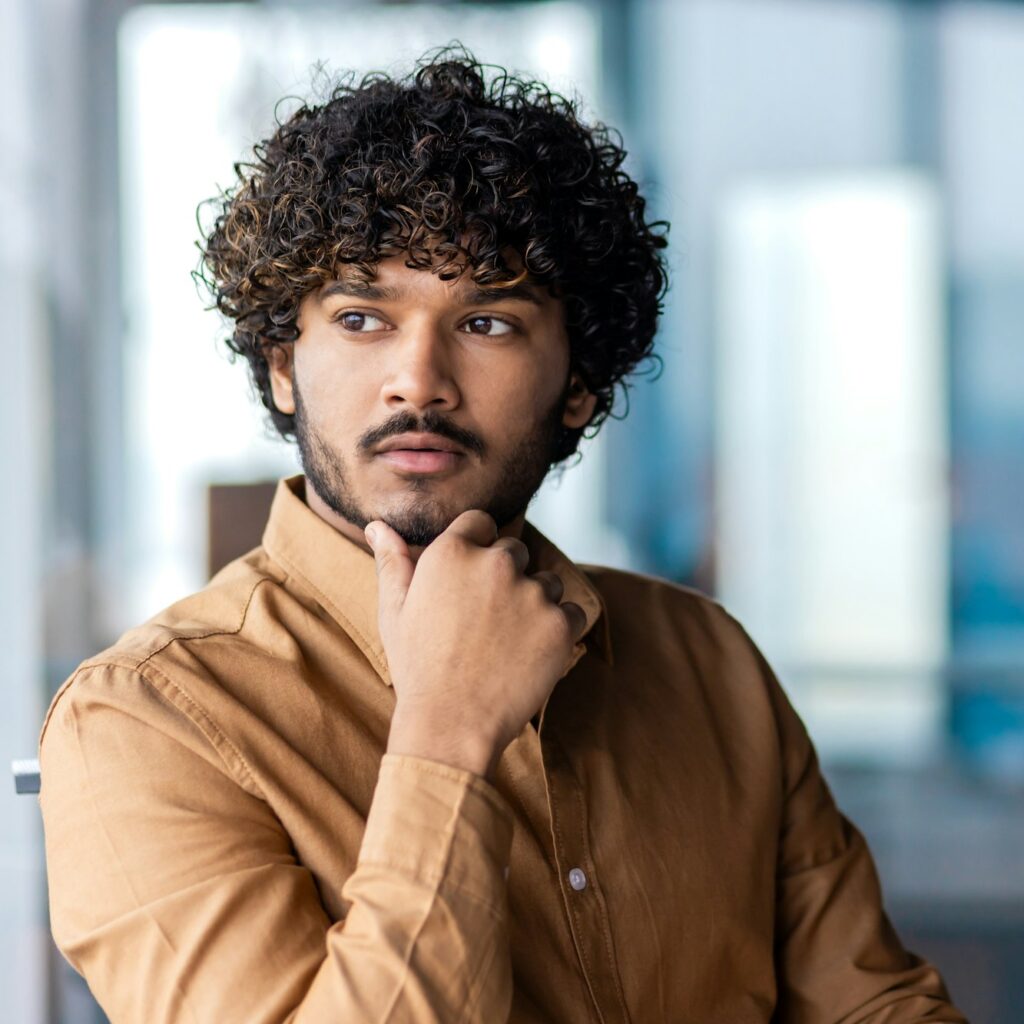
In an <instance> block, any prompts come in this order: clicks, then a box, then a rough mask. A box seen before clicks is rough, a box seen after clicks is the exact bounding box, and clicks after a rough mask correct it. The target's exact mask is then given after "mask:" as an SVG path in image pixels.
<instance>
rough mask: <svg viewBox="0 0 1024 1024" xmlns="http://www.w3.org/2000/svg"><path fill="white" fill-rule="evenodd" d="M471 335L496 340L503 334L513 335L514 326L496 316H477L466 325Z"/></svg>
mask: <svg viewBox="0 0 1024 1024" xmlns="http://www.w3.org/2000/svg"><path fill="white" fill-rule="evenodd" d="M464 326H465V327H466V329H467V330H468V332H469V333H470V334H482V335H484V337H487V338H496V337H498V336H499V335H502V334H511V333H512V329H513V328H512V325H511V324H510V323H506V322H505V321H504V320H499V319H498V318H497V317H495V316H475V317H473V318H472V319H471V320H467V321H466V323H465V325H464Z"/></svg>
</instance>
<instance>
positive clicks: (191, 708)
mask: <svg viewBox="0 0 1024 1024" xmlns="http://www.w3.org/2000/svg"><path fill="white" fill-rule="evenodd" d="M267 582H273V581H272V580H271V579H270V577H267V576H264V577H262V578H261V579H258V580H257V581H256V582H255V583H254V584H253V586H252V589H251V590H250V591H249V595H248V597H247V598H246V601H245V605H244V606H243V608H242V614H241V617H240V618H239V621H238V625H237V626H235V627H234V628H233V629H211V630H210V631H209V632H207V633H199V634H196V635H195V636H185V635H177V636H172V637H170V638H169V639H168V640H167V641H166V642H164V643H163V644H161V645H160V646H159V647H157V648H156V649H155V650H153V651H150V652H149V654H147V655H146V656H145V657H144V658H143V659H142V660H134V659H132V660H129V661H128V663H125V661H121V660H118V659H117V658H116V657H110V658H108V659H107V660H103V661H90V662H87V663H84V664H82V665H79V666H78V668H77V669H75V671H74V672H73V673H72V674H71V675H70V676H69V677H68V679H67V680H66V681H65V682H64V683H63V685H62V686H61V687H60V688H59V689H58V690H57V692H56V693H55V694H54V695H53V699H52V700H51V702H50V706H49V708H48V709H47V712H46V715H45V717H44V718H43V724H42V728H41V729H40V732H39V742H38V744H37V756H38V752H39V749H40V748H41V747H42V742H43V737H44V736H45V734H46V730H47V727H48V726H49V724H50V719H51V718H52V716H53V713H54V711H55V710H56V708H57V705H58V704H59V703H60V701H61V699H62V698H63V696H64V694H65V693H66V692H67V691H68V690H69V689H70V688H71V684H72V683H73V682H74V681H75V680H76V679H77V678H78V677H79V675H81V674H82V673H83V672H90V671H92V670H93V669H102V668H117V669H122V670H124V671H128V672H131V673H133V674H134V675H136V676H137V677H138V678H139V679H141V680H142V682H144V683H146V685H147V686H149V687H150V688H152V689H153V690H155V691H156V692H157V693H159V694H160V695H161V696H162V697H163V698H164V699H165V700H167V701H168V702H169V703H170V704H171V705H172V706H173V707H175V708H176V709H177V710H178V711H179V712H180V713H181V714H183V715H184V716H185V717H186V718H187V719H188V720H189V721H190V722H192V724H193V725H195V727H196V728H197V729H199V731H200V732H201V733H202V734H203V735H204V736H205V737H206V739H207V741H208V742H209V743H210V745H211V746H212V747H213V748H214V750H216V751H217V753H218V755H219V756H220V758H221V760H222V761H223V762H224V764H225V765H226V767H227V768H228V770H229V771H230V772H231V773H232V774H234V775H236V777H239V776H240V778H238V781H239V782H240V784H241V785H242V786H243V788H245V789H247V790H248V791H249V792H251V793H253V794H254V795H257V796H259V797H260V798H261V799H265V794H264V793H263V790H262V788H261V787H260V785H259V784H258V783H257V782H256V778H255V774H254V772H253V771H252V768H251V767H250V766H249V763H248V762H247V761H246V759H245V758H244V757H243V756H242V753H241V751H240V750H239V749H238V748H237V747H236V746H235V745H234V743H232V742H231V740H230V739H228V737H227V736H226V735H225V734H224V732H223V731H222V730H221V729H220V727H219V726H218V725H217V723H216V722H215V721H214V720H213V719H212V718H211V717H210V715H209V713H208V712H207V711H206V709H205V708H204V707H203V706H202V705H201V704H199V703H198V701H196V700H195V698H194V697H192V696H191V695H190V694H189V693H188V692H187V691H185V690H184V689H182V687H181V686H179V685H178V684H177V683H176V682H174V680H172V679H171V678H170V677H169V676H168V675H167V673H165V672H163V671H162V670H161V669H160V668H159V667H158V666H157V665H156V664H155V663H153V662H152V659H153V658H155V657H156V656H157V655H158V654H160V653H161V652H162V651H165V650H166V649H167V648H168V647H170V646H171V644H173V643H175V642H177V641H185V642H188V641H192V640H206V639H208V638H209V637H213V636H234V635H236V634H237V633H239V632H240V631H241V629H242V627H243V626H244V625H245V619H246V616H247V615H248V613H249V607H250V605H251V604H252V599H253V596H254V595H255V593H256V590H257V588H258V587H259V586H260V584H261V583H267ZM144 669H145V671H144ZM147 673H151V674H153V675H155V676H158V677H159V679H160V680H161V682H162V683H163V684H165V685H160V683H158V682H157V681H156V680H154V679H152V678H150V675H148V674H147ZM167 687H169V688H170V689H171V690H173V691H174V693H175V694H177V695H179V696H180V698H181V700H182V702H184V703H185V704H186V705H187V707H182V706H181V704H180V703H179V702H178V701H177V700H175V699H174V698H173V697H172V696H171V694H169V693H167V692H166V688H167ZM225 748H226V749H227V750H228V751H230V754H231V757H230V759H229V758H228V757H226V756H225ZM232 762H234V763H233V764H232Z"/></svg>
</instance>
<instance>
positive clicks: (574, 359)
mask: <svg viewBox="0 0 1024 1024" xmlns="http://www.w3.org/2000/svg"><path fill="white" fill-rule="evenodd" d="M489 73H490V77H489ZM621 141H622V140H621V136H619V135H618V133H617V132H614V130H613V129H610V128H608V127H607V126H605V125H603V124H593V125H587V124H584V123H583V122H582V121H581V120H580V118H579V116H578V113H577V106H576V102H575V101H573V100H570V99H567V98H565V97H563V96H561V95H559V94H558V93H555V92H552V91H551V90H550V89H549V88H547V87H546V86H544V85H543V84H541V83H540V82H536V81H532V80H527V79H523V78H520V77H516V76H514V75H512V74H509V73H508V72H506V71H504V70H503V69H501V68H493V67H491V66H485V65H482V64H480V63H479V62H478V61H477V60H476V59H475V58H474V57H473V55H472V54H470V53H469V52H468V51H467V50H465V49H464V48H462V47H460V46H455V47H451V46H449V47H445V48H443V49H441V50H440V51H437V52H435V53H433V54H432V55H431V54H428V55H427V56H425V57H423V58H421V59H420V61H419V62H417V64H416V66H415V68H414V69H413V71H411V72H410V73H409V74H408V75H407V76H405V77H403V78H397V79H396V78H393V77H391V76H388V75H386V74H383V73H373V74H369V75H367V76H365V77H364V78H362V79H361V80H359V81H358V82H357V81H356V80H355V77H354V76H353V75H350V76H349V77H348V78H346V79H343V80H342V81H341V82H340V83H338V84H335V85H334V86H333V88H332V89H331V90H330V92H329V94H328V96H327V99H326V101H325V102H323V103H322V104H320V105H308V104H303V105H302V106H300V108H299V109H298V110H296V111H295V113H294V114H292V115H291V116H290V117H289V118H288V119H287V120H285V121H283V122H280V121H279V122H278V124H277V128H276V131H275V132H274V133H273V135H272V136H271V137H270V138H269V139H266V140H264V141H263V142H260V143H258V144H257V145H256V146H255V147H254V150H253V153H254V159H252V160H251V161H248V162H241V163H238V164H236V165H235V173H236V175H237V178H238V180H237V182H236V184H235V186H234V187H232V188H229V189H227V190H225V191H223V192H222V193H221V194H220V195H219V196H218V197H216V198H215V199H213V200H209V201H208V202H210V203H213V204H214V206H215V209H216V211H217V215H216V219H215V220H214V222H213V224H212V226H211V227H210V229H209V230H208V231H204V235H205V237H204V240H203V242H201V243H199V247H200V249H201V251H202V258H201V263H200V268H199V270H197V271H196V276H197V278H198V279H199V281H200V282H202V284H203V285H205V287H206V288H207V289H208V290H209V293H210V295H211V297H212V300H213V305H214V306H216V308H218V309H219V310H220V311H221V313H223V314H224V315H226V316H227V317H228V318H230V319H231V320H233V321H234V330H233V334H232V336H231V337H230V339H228V346H229V347H230V348H231V349H232V351H233V352H235V353H237V354H240V355H244V356H245V357H246V359H247V360H248V362H249V368H250V372H251V375H252V380H253V383H254V385H255V388H256V391H257V392H258V394H259V396H260V398H261V400H262V402H263V404H264V405H265V406H266V408H267V410H268V411H269V413H270V416H271V419H272V421H273V424H274V426H275V427H276V428H277V430H278V432H279V433H280V434H281V435H282V436H283V437H286V438H288V437H292V436H294V433H295V418H294V416H292V415H288V414H285V413H283V412H281V411H280V410H279V409H278V408H276V406H275V405H274V400H273V397H272V394H271V389H270V373H269V366H268V363H267V354H268V350H269V348H270V347H272V346H277V345H282V344H285V343H288V342H291V341H294V340H295V339H296V337H297V336H298V329H297V326H296V323H297V317H298V310H299V304H300V302H301V301H302V299H303V298H304V296H305V295H307V294H308V293H309V292H311V291H312V290H314V289H316V288H318V287H320V286H321V285H322V284H323V283H324V282H325V281H327V280H330V279H332V278H333V277H335V276H336V273H337V269H338V267H339V266H340V265H342V264H353V265H354V266H355V267H356V268H357V269H359V270H360V271H362V272H363V273H365V274H367V276H369V277H372V276H373V273H374V267H375V265H376V264H377V263H379V262H380V261H381V260H382V259H384V258H387V257H389V256H394V255H400V254H402V253H404V254H405V255H406V265H407V266H409V267H413V268H417V269H424V270H431V271H432V272H434V273H436V274H438V275H439V276H440V277H441V278H442V279H445V280H450V279H452V278H455V277H458V276H460V275H461V274H462V273H464V272H465V271H467V270H469V272H470V275H471V277H472V279H473V280H474V281H475V282H477V283H478V284H480V285H481V286H484V287H488V288H495V287H501V286H502V285H503V284H510V283H514V282H515V281H516V280H520V279H522V277H523V274H524V272H525V274H526V275H528V277H529V280H530V281H532V282H535V283H537V284H539V285H542V286H543V285H546V286H547V287H548V288H549V289H550V291H551V294H553V295H557V296H559V297H560V298H561V299H562V300H563V304H564V310H565V324H566V332H567V335H568V338H569V346H570V363H571V366H572V368H573V370H575V371H576V372H577V373H578V374H579V376H580V377H581V379H582V381H583V383H584V384H585V385H586V386H587V388H588V389H589V390H590V391H591V392H592V393H593V394H594V395H596V396H597V404H596V406H595V410H594V414H593V416H592V417H591V419H590V422H589V423H588V424H587V427H586V428H585V429H589V430H591V431H593V432H596V430H597V428H598V427H599V426H600V424H601V423H602V422H603V421H604V419H605V418H606V417H607V416H608V415H609V414H610V413H611V412H612V407H613V403H614V398H615V387H616V385H617V384H619V383H620V382H622V381H623V378H624V377H625V376H626V375H627V374H629V373H631V372H633V371H634V370H636V368H637V367H638V366H639V365H640V364H641V363H642V362H645V361H648V362H650V361H653V362H655V363H659V362H660V361H659V359H658V356H657V355H654V354H652V348H653V344H654V332H655V327H656V324H657V319H658V315H659V314H660V312H661V308H662V299H663V297H664V294H665V291H666V288H667V276H666V269H665V264H664V260H663V257H662V255H661V253H660V250H662V249H663V248H665V246H666V244H667V242H666V237H665V236H666V234H667V229H668V225H667V224H666V223H665V222H663V221H653V222H650V223H649V222H647V221H646V220H645V217H644V205H645V203H644V199H643V197H642V196H641V195H640V194H639V192H638V189H637V185H636V183H635V182H634V181H633V180H632V179H631V178H630V177H629V175H628V174H627V173H626V172H625V171H624V170H623V162H624V160H625V158H626V152H625V150H624V149H623V147H622V145H621ZM201 230H202V229H201ZM509 252H512V253H515V254H516V257H517V260H518V268H517V267H515V266H511V265H510V264H509V261H507V260H506V258H505V255H506V254H507V253H509ZM517 269H518V271H519V272H518V274H517ZM622 387H623V389H624V390H625V387H626V385H625V384H624V383H623V384H622ZM583 433H584V430H583V429H578V430H565V431H564V436H563V438H562V439H561V440H560V442H559V444H558V446H557V451H556V454H555V457H554V458H553V463H557V462H560V461H562V460H563V459H565V458H568V457H569V456H570V455H572V454H573V453H574V452H575V451H576V450H577V447H578V444H579V440H580V437H581V436H582V435H583Z"/></svg>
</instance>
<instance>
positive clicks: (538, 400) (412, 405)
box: [271, 257, 595, 546]
mask: <svg viewBox="0 0 1024 1024" xmlns="http://www.w3.org/2000/svg"><path fill="white" fill-rule="evenodd" d="M344 274H345V276H343V277H341V278H339V280H337V281H334V282H331V283H329V284H327V285H326V286H324V287H323V288H321V289H320V290H319V291H317V292H314V293H312V294H310V295H308V296H307V297H306V298H305V299H304V300H303V302H302V305H301V306H300V310H299V322H298V326H299V337H298V339H297V340H296V341H295V342H294V343H293V351H292V353H291V358H290V359H288V358H284V357H282V356H280V355H278V356H277V357H275V358H274V360H273V361H272V364H271V383H272V387H273V393H274V400H275V402H276V404H277V406H278V408H279V409H281V410H282V411H283V412H294V413H295V419H296V435H297V439H298V442H299V450H300V453H301V456H302V463H303V468H304V469H305V471H306V477H307V480H308V482H309V484H310V485H311V486H312V489H313V491H314V492H315V497H316V498H319V500H320V501H321V502H322V503H323V505H325V506H326V507H327V509H329V510H330V512H331V513H334V515H333V516H332V517H331V518H332V521H334V522H335V525H337V526H338V527H339V529H342V530H343V532H346V533H348V534H349V535H350V536H355V535H356V534H355V532H354V531H353V530H352V529H351V527H350V526H349V524H351V525H352V526H354V527H355V528H357V530H358V534H359V538H360V539H361V532H362V528H363V527H364V526H365V525H366V523H368V522H370V521H371V520H373V519H382V520H384V521H385V522H386V523H388V524H389V525H390V526H392V527H393V528H394V529H395V530H397V531H398V533H399V534H401V535H402V536H403V538H404V539H405V541H406V543H408V544H410V545H414V546H423V545H426V544H429V543H430V542H431V541H432V540H433V539H434V538H435V537H436V536H437V535H438V534H439V533H441V532H442V531H443V530H444V529H445V528H446V527H447V526H448V524H449V523H451V521H452V520H453V519H454V518H455V517H456V516H457V515H459V514H460V513H461V512H464V511H465V510H466V509H470V508H481V509H484V510H485V511H487V512H488V513H490V515H491V516H493V517H494V519H495V521H496V522H497V523H498V526H499V527H502V526H506V525H508V524H509V523H512V522H513V521H514V520H516V519H517V517H518V516H520V514H521V513H523V512H524V511H525V509H526V505H527V503H528V502H529V500H530V498H531V497H532V496H533V494H534V493H535V492H536V490H537V488H538V487H539V486H540V484H541V482H542V481H543V479H544V477H545V475H546V473H547V470H548V468H549V466H550V464H551V458H552V451H553V445H554V442H555V439H556V438H557V436H558V433H559V431H560V430H561V428H562V427H563V426H566V427H580V426H583V425H584V424H585V423H586V422H587V421H588V420H589V418H590V415H591V413H592V412H593V408H594V401H595V400H594V396H593V395H590V394H589V393H588V392H587V391H586V390H585V389H583V388H582V387H580V386H578V384H577V383H576V382H575V379H573V380H571V379H570V374H569V345H568V339H567V337H566V334H565V327H564V320H563V309H562V304H561V302H560V301H558V300H556V299H553V298H552V297H551V296H550V295H549V294H548V293H547V291H546V289H542V288H535V287H531V286H528V285H520V286H517V287H516V288H514V289H510V290H506V291H505V292H502V291H497V290H495V291H494V292H486V293H481V292H480V291H479V289H478V286H477V285H476V284H475V282H473V281H472V280H471V279H470V278H469V276H468V275H464V276H463V277H462V278H459V279H458V280H456V281H447V282H446V281H442V280H440V279H439V278H438V277H437V276H435V275H434V274H432V273H430V272H428V271H423V270H411V269H409V268H408V267H406V266H405V263H404V258H403V257H393V258H390V259H387V260H384V261H382V262H381V263H380V264H379V266H378V268H377V276H376V277H375V278H374V279H373V280H372V281H369V282H367V281H366V280H365V279H363V278H361V277H360V276H359V275H358V274H357V273H354V272H353V273H351V274H349V272H348V271H345V272H344ZM336 517H340V518H336Z"/></svg>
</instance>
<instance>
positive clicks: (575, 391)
mask: <svg viewBox="0 0 1024 1024" xmlns="http://www.w3.org/2000/svg"><path fill="white" fill-rule="evenodd" d="M596 405H597V395H594V394H591V393H590V392H589V391H588V390H587V386H586V384H584V383H583V378H582V377H581V376H580V375H579V374H578V373H574V374H573V375H572V377H571V378H570V379H569V394H568V396H567V397H566V400H565V411H564V412H563V413H562V425H563V426H566V427H569V428H571V429H578V428H580V427H585V426H586V425H587V424H588V423H589V422H590V417H591V416H593V415H594V406H596Z"/></svg>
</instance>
